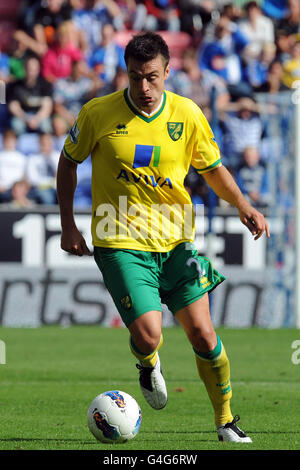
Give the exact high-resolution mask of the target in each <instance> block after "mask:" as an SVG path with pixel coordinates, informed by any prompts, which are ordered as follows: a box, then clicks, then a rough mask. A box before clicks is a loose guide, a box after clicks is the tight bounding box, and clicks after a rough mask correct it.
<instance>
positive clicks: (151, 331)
mask: <svg viewBox="0 0 300 470" xmlns="http://www.w3.org/2000/svg"><path fill="white" fill-rule="evenodd" d="M94 254H95V261H96V263H97V265H98V267H99V268H100V270H101V272H102V275H103V280H104V282H105V285H106V287H107V289H108V291H109V293H110V294H111V296H112V299H113V301H114V303H115V305H116V308H117V310H118V312H119V313H120V315H121V317H122V320H123V322H124V323H125V325H126V326H127V328H128V330H129V332H130V349H131V352H132V353H133V354H134V356H135V357H136V358H137V359H138V360H139V364H138V365H137V367H138V368H139V371H140V386H141V390H142V392H143V394H144V396H145V398H146V400H147V401H148V403H149V404H150V405H151V406H152V407H153V408H156V409H160V408H163V407H164V406H165V404H166V402H167V390H166V386H165V381H164V379H163V376H162V373H161V368H160V362H159V356H158V353H157V351H158V349H159V347H160V346H161V344H162V334H161V324H162V314H161V302H160V297H159V282H158V280H157V277H156V265H155V263H154V259H153V257H152V256H151V253H147V252H146V253H144V252H137V251H134V250H113V249H102V248H97V247H95V250H94Z"/></svg>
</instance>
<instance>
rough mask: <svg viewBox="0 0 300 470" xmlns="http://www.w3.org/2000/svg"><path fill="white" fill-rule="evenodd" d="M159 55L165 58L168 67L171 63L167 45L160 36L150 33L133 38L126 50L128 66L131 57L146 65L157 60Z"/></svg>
mask: <svg viewBox="0 0 300 470" xmlns="http://www.w3.org/2000/svg"><path fill="white" fill-rule="evenodd" d="M159 54H161V55H162V56H163V58H164V59H165V61H166V65H167V64H168V63H169V61H170V53H169V48H168V45H167V43H166V42H165V40H164V39H163V38H162V37H161V36H160V35H159V34H156V33H153V32H151V31H149V32H146V33H141V34H137V35H136V36H133V38H132V39H131V40H130V41H129V43H128V44H127V46H126V48H125V54H124V58H125V62H126V65H127V64H128V60H129V58H130V57H132V58H133V59H135V60H137V61H139V62H142V63H144V62H149V60H153V59H155V58H156V57H157V56H158V55H159Z"/></svg>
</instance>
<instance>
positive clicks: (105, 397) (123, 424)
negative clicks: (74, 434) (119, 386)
mask: <svg viewBox="0 0 300 470" xmlns="http://www.w3.org/2000/svg"><path fill="white" fill-rule="evenodd" d="M87 422H88V427H89V430H90V431H91V433H92V434H93V435H94V436H95V438H96V439H98V441H100V442H106V443H120V442H126V441H129V440H130V439H133V438H134V437H135V436H136V435H137V433H138V432H139V429H140V426H141V422H142V413H141V409H140V407H139V405H138V403H137V401H136V400H135V399H134V398H133V397H132V396H131V395H129V394H128V393H125V392H121V391H120V390H111V391H108V392H104V393H101V394H100V395H98V396H97V397H96V398H94V400H93V401H92V403H91V405H90V407H89V409H88V413H87Z"/></svg>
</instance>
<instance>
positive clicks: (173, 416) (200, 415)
mask: <svg viewBox="0 0 300 470" xmlns="http://www.w3.org/2000/svg"><path fill="white" fill-rule="evenodd" d="M217 331H218V333H219V335H220V336H221V338H222V340H223V342H224V344H225V346H226V349H227V353H228V355H229V357H230V362H231V379H232V386H233V399H232V411H233V414H239V415H240V416H241V421H240V423H239V425H240V427H241V428H242V429H243V430H245V431H246V432H247V433H248V434H249V435H250V436H251V438H252V440H253V444H244V445H241V444H239V445H238V444H230V443H221V442H218V440H217V435H216V432H215V429H214V420H213V413H212V407H211V404H210V402H209V401H208V398H207V395H206V391H205V389H204V386H203V384H202V383H201V382H200V380H199V378H198V375H197V371H196V365H195V360H194V355H193V352H192V349H191V347H190V345H189V343H188V341H187V339H186V337H185V335H184V333H183V331H182V330H181V329H180V328H179V327H174V328H165V329H164V345H163V347H162V349H161V352H160V357H161V361H162V367H163V372H164V376H165V379H166V382H167V387H168V393H169V400H168V404H167V406H166V407H165V408H164V409H163V410H160V411H156V410H152V409H151V408H150V406H149V405H148V404H147V403H146V402H145V400H144V398H143V396H142V394H141V392H140V389H139V385H138V371H137V369H136V368H135V362H136V360H135V358H134V357H133V356H132V355H131V353H130V351H129V347H128V332H127V330H126V329H125V328H119V329H108V328H101V327H99V326H92V327H90V326H74V327H73V326H72V327H69V328H61V327H58V326H51V327H42V328H36V329H14V328H0V339H1V340H2V341H4V342H5V345H6V364H3V365H0V422H1V426H0V449H1V450H3V449H9V450H17V449H25V450H40V449H45V450H47V449H49V450H90V449H92V450H101V449H103V450H111V451H113V450H117V449H118V450H166V449H167V450H220V449H241V446H242V448H243V449H245V448H247V450H252V449H253V450H272V449H278V450H283V449H284V450H299V449H300V428H299V416H300V401H299V385H300V364H299V365H297V364H295V363H293V362H292V354H293V352H294V350H293V349H292V346H291V345H292V343H293V341H295V340H297V339H298V340H300V330H292V329H285V330H284V329H282V330H261V329H243V330H233V329H218V330H217ZM298 357H299V356H298ZM294 362H295V361H294ZM112 389H119V390H123V391H126V392H128V393H129V394H131V395H133V396H134V397H135V398H136V399H137V401H138V402H139V404H140V406H141V408H142V415H143V418H142V426H141V429H140V432H139V434H138V435H137V436H136V438H135V439H133V440H132V441H130V442H127V443H125V444H119V445H113V446H112V445H107V444H101V443H99V442H97V441H96V440H95V438H94V437H93V436H92V435H91V434H90V432H89V430H88V428H87V425H86V412H87V409H88V407H89V405H90V402H91V401H92V399H93V398H94V397H95V396H96V395H98V394H99V393H101V392H104V391H106V390H112Z"/></svg>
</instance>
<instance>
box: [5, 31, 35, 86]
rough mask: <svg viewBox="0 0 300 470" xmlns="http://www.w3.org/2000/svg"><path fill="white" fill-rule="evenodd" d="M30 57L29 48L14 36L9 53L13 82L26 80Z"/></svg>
mask: <svg viewBox="0 0 300 470" xmlns="http://www.w3.org/2000/svg"><path fill="white" fill-rule="evenodd" d="M29 55H30V53H29V51H28V49H27V47H26V46H25V45H24V44H23V43H22V42H21V41H19V40H18V39H16V38H15V36H13V37H12V44H11V50H10V53H9V70H10V76H11V80H12V81H16V80H22V79H23V78H25V75H26V71H25V62H26V60H27V58H28V57H29Z"/></svg>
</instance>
